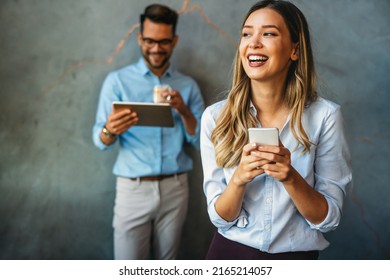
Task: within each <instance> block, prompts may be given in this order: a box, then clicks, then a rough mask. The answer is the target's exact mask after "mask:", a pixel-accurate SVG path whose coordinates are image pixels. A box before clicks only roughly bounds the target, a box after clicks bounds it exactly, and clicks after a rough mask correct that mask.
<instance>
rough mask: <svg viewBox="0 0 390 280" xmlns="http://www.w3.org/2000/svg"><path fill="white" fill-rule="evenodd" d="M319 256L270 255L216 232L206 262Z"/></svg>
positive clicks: (314, 257)
mask: <svg viewBox="0 0 390 280" xmlns="http://www.w3.org/2000/svg"><path fill="white" fill-rule="evenodd" d="M318 255H319V253H318V251H300V252H284V253H277V254H270V253H266V252H262V251H260V250H258V249H256V248H252V247H249V246H246V245H244V244H241V243H238V242H235V241H231V240H229V239H227V238H225V237H223V236H222V235H220V234H219V233H218V232H216V233H215V234H214V237H213V240H212V241H211V244H210V247H209V251H208V253H207V256H206V260H317V259H318Z"/></svg>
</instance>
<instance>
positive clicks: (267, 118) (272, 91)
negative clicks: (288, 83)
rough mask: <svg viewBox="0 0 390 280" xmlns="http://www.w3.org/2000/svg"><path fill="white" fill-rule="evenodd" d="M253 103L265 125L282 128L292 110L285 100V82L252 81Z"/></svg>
mask: <svg viewBox="0 0 390 280" xmlns="http://www.w3.org/2000/svg"><path fill="white" fill-rule="evenodd" d="M251 86H252V96H251V99H252V103H253V105H254V106H255V108H256V110H257V119H258V120H259V121H260V123H261V125H262V126H263V127H277V128H279V130H281V129H282V127H283V125H284V124H285V122H286V120H287V117H288V114H289V112H290V110H289V108H288V106H287V104H286V102H285V96H284V94H285V92H284V85H283V83H279V84H275V83H274V84H264V83H261V84H260V83H258V82H256V81H252V85H251Z"/></svg>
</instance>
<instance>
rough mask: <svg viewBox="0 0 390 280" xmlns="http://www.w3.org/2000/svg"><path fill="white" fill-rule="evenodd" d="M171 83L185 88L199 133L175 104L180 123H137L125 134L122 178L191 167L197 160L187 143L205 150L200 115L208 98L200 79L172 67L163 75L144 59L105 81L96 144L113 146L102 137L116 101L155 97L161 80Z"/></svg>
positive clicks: (118, 166) (118, 168) (118, 170)
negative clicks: (186, 148)
mask: <svg viewBox="0 0 390 280" xmlns="http://www.w3.org/2000/svg"><path fill="white" fill-rule="evenodd" d="M159 84H168V85H170V86H171V88H172V89H173V90H177V91H179V92H180V94H181V96H182V98H183V101H184V103H185V104H186V105H187V107H188V108H189V109H190V110H191V112H192V113H193V115H194V116H195V118H196V120H197V127H196V131H195V134H194V135H189V134H188V133H187V132H186V130H185V127H184V124H183V122H182V120H181V117H180V115H179V114H178V113H177V112H176V110H175V109H172V113H173V117H174V121H175V126H174V127H172V128H171V127H169V128H168V127H151V126H133V127H131V128H130V129H129V130H128V131H126V132H125V133H123V134H122V135H119V137H117V139H116V142H119V144H120V149H119V153H118V157H117V159H116V162H115V164H114V167H113V173H114V174H115V175H116V176H122V177H131V178H133V177H142V176H153V175H164V174H175V173H181V172H187V171H189V170H191V169H192V160H191V158H190V157H189V156H188V155H187V154H186V153H185V152H184V149H183V146H184V144H185V143H190V144H192V145H193V146H194V147H195V148H196V149H199V133H200V118H201V115H202V112H203V110H204V103H203V98H202V96H201V93H200V90H199V87H198V85H197V84H196V82H195V81H194V80H193V79H192V78H191V77H189V76H186V75H183V74H181V73H180V72H178V71H177V70H176V69H175V68H174V67H172V66H170V67H169V68H168V69H167V71H166V72H165V73H164V75H163V76H161V77H157V76H156V75H154V74H153V73H152V72H151V71H150V70H149V68H148V67H147V66H146V64H145V62H144V60H143V58H140V59H139V61H138V62H137V63H135V64H132V65H129V66H127V67H125V68H123V69H120V70H117V71H114V72H112V73H110V74H109V75H108V76H107V77H106V79H105V81H104V83H103V86H102V89H101V93H100V99H99V103H98V108H97V113H96V122H95V125H94V127H93V141H94V144H95V145H96V146H97V147H98V148H99V149H101V150H105V149H111V148H112V147H113V146H114V145H110V146H107V145H105V144H104V143H103V142H102V141H101V139H100V132H101V130H102V128H103V126H104V125H105V124H106V122H107V117H108V115H109V114H110V112H111V110H112V102H113V101H132V102H153V88H154V86H155V85H159Z"/></svg>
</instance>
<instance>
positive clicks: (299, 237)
mask: <svg viewBox="0 0 390 280" xmlns="http://www.w3.org/2000/svg"><path fill="white" fill-rule="evenodd" d="M225 102H226V101H221V102H218V103H216V104H214V105H212V106H210V107H208V108H206V110H205V112H204V114H203V117H202V127H201V157H202V165H203V171H204V186H203V187H204V192H205V195H206V198H207V205H208V213H209V216H210V219H211V222H212V223H213V224H214V225H215V226H216V227H217V228H218V231H219V233H220V234H222V235H223V236H225V237H226V238H228V239H230V240H234V241H237V242H240V243H242V244H245V245H248V246H251V247H254V248H257V249H259V250H261V251H264V252H269V253H280V252H291V251H309V250H322V249H324V248H326V247H327V246H328V245H329V242H328V241H327V240H325V238H324V236H323V234H322V232H327V231H330V230H333V229H335V228H336V227H337V226H338V224H339V222H340V218H341V215H342V207H343V201H344V196H345V194H346V191H347V186H348V185H349V183H350V182H351V180H352V172H351V163H350V153H349V149H348V146H347V142H346V139H345V135H344V128H343V119H342V115H341V112H340V107H339V106H338V105H337V104H335V103H333V102H330V101H328V100H325V99H323V98H318V100H317V101H315V102H314V103H312V104H311V105H310V106H309V107H307V108H305V110H304V113H303V118H302V122H303V126H304V129H305V131H306V133H307V134H308V136H309V139H310V140H311V141H312V142H313V143H314V145H312V146H311V149H310V152H309V153H305V154H302V149H303V148H302V147H299V148H298V149H296V150H294V149H295V148H296V147H297V141H296V140H295V138H294V137H293V134H292V132H291V131H290V127H289V120H288V121H287V122H286V124H285V125H284V127H283V129H282V130H281V131H280V134H279V138H280V140H281V142H282V143H283V145H284V146H285V147H286V148H288V149H289V150H290V152H291V161H292V166H293V167H294V168H295V169H296V170H297V171H298V172H299V174H300V175H301V176H302V177H303V178H304V179H305V180H306V181H307V182H308V183H309V185H311V186H312V187H313V188H314V189H315V190H317V191H318V192H320V193H321V194H323V195H324V197H325V198H326V200H327V202H328V213H327V216H326V218H325V220H324V221H322V222H321V223H320V224H312V223H310V222H309V221H308V220H306V219H305V218H304V217H303V216H302V215H301V214H300V213H299V212H298V210H297V208H296V207H295V206H294V204H293V203H292V201H291V198H290V196H289V195H288V193H287V191H286V190H285V188H284V187H283V184H282V183H281V182H279V181H277V180H275V179H274V178H272V177H270V176H268V175H266V174H262V175H260V176H258V177H256V178H255V179H254V180H253V181H252V182H250V183H248V184H247V186H246V193H245V196H244V200H243V204H242V209H241V213H240V215H239V217H237V219H235V220H234V221H231V222H228V221H226V220H224V219H223V218H222V217H220V216H219V215H218V213H217V211H216V210H215V201H216V200H217V198H218V197H219V196H220V195H221V194H222V192H223V191H224V190H225V188H226V186H227V184H228V182H229V180H230V179H231V177H232V175H233V173H234V171H235V170H236V167H235V168H220V167H219V166H217V165H216V161H215V151H214V146H213V144H212V142H211V133H212V131H213V129H214V127H215V124H216V119H217V117H218V114H219V112H220V111H221V109H222V107H223V106H224V105H225ZM251 109H252V110H255V108H254V106H252V108H251ZM254 114H256V112H254Z"/></svg>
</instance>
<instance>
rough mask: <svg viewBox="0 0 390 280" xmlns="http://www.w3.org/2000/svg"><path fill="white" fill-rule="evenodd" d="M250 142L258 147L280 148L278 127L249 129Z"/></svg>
mask: <svg viewBox="0 0 390 280" xmlns="http://www.w3.org/2000/svg"><path fill="white" fill-rule="evenodd" d="M248 133H249V142H250V143H256V144H257V145H270V146H279V130H278V129H277V128H276V127H270V128H263V127H255V128H249V129H248Z"/></svg>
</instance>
